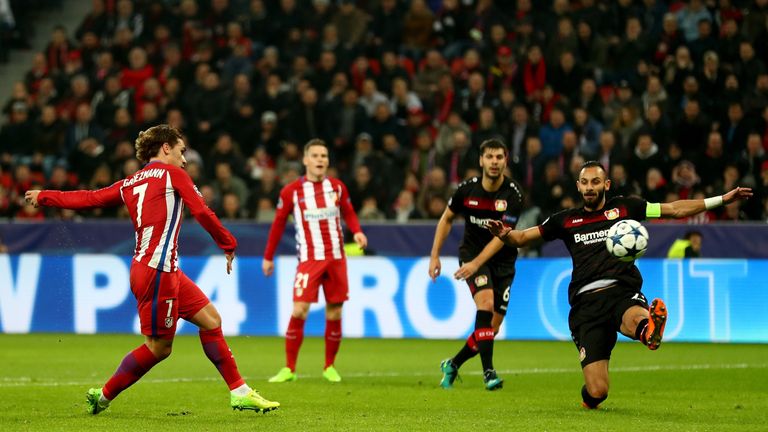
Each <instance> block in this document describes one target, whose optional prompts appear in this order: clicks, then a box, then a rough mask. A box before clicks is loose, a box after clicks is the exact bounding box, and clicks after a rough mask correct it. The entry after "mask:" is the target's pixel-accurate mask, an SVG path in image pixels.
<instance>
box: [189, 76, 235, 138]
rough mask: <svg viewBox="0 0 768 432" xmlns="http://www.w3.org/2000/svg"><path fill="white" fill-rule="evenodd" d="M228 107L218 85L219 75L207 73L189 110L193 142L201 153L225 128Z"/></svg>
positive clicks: (225, 97) (225, 96)
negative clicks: (193, 135) (194, 137)
mask: <svg viewBox="0 0 768 432" xmlns="http://www.w3.org/2000/svg"><path fill="white" fill-rule="evenodd" d="M228 106H229V102H228V99H227V94H226V92H225V90H224V89H223V88H222V87H221V85H220V82H219V75H218V74H217V73H215V72H208V73H207V74H206V75H205V78H204V80H203V86H202V91H201V92H200V93H199V94H198V95H197V97H196V98H195V100H194V102H193V104H192V106H191V110H190V116H191V118H192V126H193V131H194V134H195V136H196V137H197V139H196V140H195V142H196V143H198V144H199V145H198V146H197V147H199V148H200V149H201V151H202V152H203V153H205V152H206V151H208V149H209V148H210V145H211V144H212V143H213V140H214V139H215V137H216V136H217V135H218V134H219V133H220V132H222V131H223V129H224V127H225V126H226V119H227V114H228V112H227V107H228Z"/></svg>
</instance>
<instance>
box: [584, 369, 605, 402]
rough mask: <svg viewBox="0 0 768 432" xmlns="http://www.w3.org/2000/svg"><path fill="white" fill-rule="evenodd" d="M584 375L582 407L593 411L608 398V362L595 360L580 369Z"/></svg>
mask: <svg viewBox="0 0 768 432" xmlns="http://www.w3.org/2000/svg"><path fill="white" fill-rule="evenodd" d="M581 371H582V373H583V374H584V386H582V387H581V399H582V404H583V405H584V407H586V408H589V409H595V408H597V407H598V405H599V404H600V403H601V402H602V401H604V400H606V399H607V398H608V386H609V377H608V360H597V361H595V362H592V363H589V364H588V365H586V366H584V367H583V368H582V369H581Z"/></svg>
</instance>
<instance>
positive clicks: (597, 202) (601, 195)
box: [581, 189, 605, 210]
mask: <svg viewBox="0 0 768 432" xmlns="http://www.w3.org/2000/svg"><path fill="white" fill-rule="evenodd" d="M604 197H605V189H603V190H601V191H598V192H596V193H595V196H594V197H586V196H584V195H582V197H581V198H582V199H583V200H584V207H585V208H587V209H590V210H594V209H596V208H597V206H598V205H600V203H601V202H603V198H604ZM588 198H593V201H592V202H590V201H588V200H587V199H588Z"/></svg>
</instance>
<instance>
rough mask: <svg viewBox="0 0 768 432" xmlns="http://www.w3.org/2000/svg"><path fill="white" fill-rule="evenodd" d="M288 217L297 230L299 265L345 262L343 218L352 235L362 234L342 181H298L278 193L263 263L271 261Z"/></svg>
mask: <svg viewBox="0 0 768 432" xmlns="http://www.w3.org/2000/svg"><path fill="white" fill-rule="evenodd" d="M291 214H293V222H294V224H295V226H296V249H297V253H298V256H299V261H300V262H304V261H322V260H330V259H342V258H344V236H343V234H342V230H341V218H342V217H343V218H344V222H345V223H346V224H347V228H349V230H351V231H352V232H353V233H359V232H361V231H362V230H361V229H360V222H358V220H357V215H356V214H355V210H354V209H353V208H352V203H351V202H350V200H349V193H348V192H347V187H346V186H344V183H342V182H341V180H338V179H335V178H330V177H325V178H324V179H322V180H321V181H319V182H312V181H309V180H307V178H306V177H301V178H300V179H298V180H296V181H294V182H292V183H290V184H288V185H286V186H285V187H284V188H283V190H281V191H280V201H279V202H278V203H277V213H276V214H275V221H274V222H273V224H272V228H271V229H270V230H269V240H268V241H267V247H266V249H265V251H264V259H266V260H269V261H272V260H273V259H274V257H275V250H276V249H277V244H278V242H279V241H280V237H282V236H283V231H284V230H285V224H286V222H287V221H288V216H289V215H291Z"/></svg>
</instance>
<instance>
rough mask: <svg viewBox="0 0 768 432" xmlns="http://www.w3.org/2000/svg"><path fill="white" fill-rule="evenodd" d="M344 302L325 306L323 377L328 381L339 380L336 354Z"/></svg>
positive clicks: (339, 340) (339, 342) (339, 343)
mask: <svg viewBox="0 0 768 432" xmlns="http://www.w3.org/2000/svg"><path fill="white" fill-rule="evenodd" d="M343 306H344V303H328V304H326V306H325V366H323V378H325V379H326V380H328V381H330V382H339V381H341V375H339V372H338V371H337V370H336V366H335V362H336V354H338V352H339V346H341V311H342V307H343Z"/></svg>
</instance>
